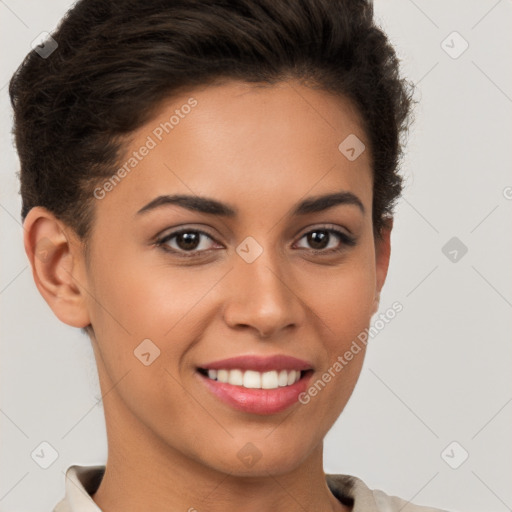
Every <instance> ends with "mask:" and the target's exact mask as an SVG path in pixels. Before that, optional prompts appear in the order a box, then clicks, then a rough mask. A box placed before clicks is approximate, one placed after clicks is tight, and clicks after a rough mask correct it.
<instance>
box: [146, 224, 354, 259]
mask: <svg viewBox="0 0 512 512" xmlns="http://www.w3.org/2000/svg"><path fill="white" fill-rule="evenodd" d="M315 231H326V232H328V233H334V234H335V235H336V236H337V237H338V238H339V239H340V241H341V247H338V248H334V249H327V250H326V249H311V250H310V252H312V253H313V254H321V255H329V254H333V253H341V252H343V251H344V250H346V246H348V247H353V246H354V245H356V239H355V238H354V237H352V236H350V235H347V234H346V233H344V232H343V231H339V230H338V229H334V228H331V227H322V226H319V227H317V228H315V229H312V230H310V231H307V232H306V233H304V234H303V235H302V236H301V237H300V238H299V240H301V239H302V238H304V237H305V236H307V235H309V234H310V233H314V232H315ZM183 233H199V234H201V235H205V236H207V237H208V238H210V239H212V240H214V239H213V237H212V236H211V235H210V234H209V233H206V232H205V231H202V230H200V229H192V228H185V229H180V230H179V231H174V232H172V233H169V234H167V235H165V236H163V237H161V238H159V239H157V240H156V242H155V245H156V246H157V247H158V248H160V249H161V250H163V251H165V252H166V253H172V254H175V255H177V256H178V257H180V258H181V257H183V258H194V257H199V256H200V255H201V253H206V252H208V251H209V250H210V249H207V250H203V251H197V250H195V249H194V250H193V251H183V250H176V249H170V248H169V247H168V246H167V245H165V244H166V243H167V242H168V241H169V240H172V239H173V238H175V237H176V236H178V235H181V234H183ZM329 241H330V240H329ZM306 250H307V249H306Z"/></svg>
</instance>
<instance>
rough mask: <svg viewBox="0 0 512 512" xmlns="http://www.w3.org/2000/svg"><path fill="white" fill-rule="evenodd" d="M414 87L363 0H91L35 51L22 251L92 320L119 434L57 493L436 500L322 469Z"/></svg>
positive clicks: (24, 113)
mask: <svg viewBox="0 0 512 512" xmlns="http://www.w3.org/2000/svg"><path fill="white" fill-rule="evenodd" d="M407 85H408V84H407V83H406V82H405V81H403V80H402V79H401V78H400V76H399V70H398V60H397V58H396V55H395V53H394V50H393V48H392V47H391V45H390V44H389V42H388V41H387V38H386V36H385V35H384V33H383V32H382V31H381V30H380V29H379V28H377V27H376V26H375V25H374V23H373V12H372V7H371V4H368V3H367V2H363V1H355V0H351V1H347V0H343V1H342V0H336V1H333V0H303V1H301V2H297V1H296V0H295V1H294V0H281V1H280V2H271V1H270V0H239V1H237V2H231V1H221V0H218V1H211V0H210V1H206V0H203V1H198V0H182V1H178V0H175V1H173V2H169V1H165V2H164V1H156V0H149V1H148V0H146V1H142V0H131V1H127V0H125V1H124V2H121V1H112V2H103V1H98V0H81V1H79V2H77V3H76V4H75V6H74V7H73V8H72V10H71V11H70V12H69V13H68V14H67V15H66V17H65V18H64V19H63V21H62V23H61V25H60V26H59V27H58V30H57V31H56V32H55V33H54V34H52V36H51V39H49V40H48V41H47V42H46V43H45V44H44V45H42V46H40V47H38V48H36V49H35V50H34V51H33V52H31V53H30V54H29V55H28V56H27V58H26V60H25V61H24V63H23V64H22V66H21V67H20V68H19V69H18V71H17V72H16V74H15V76H14V77H13V79H12V81H11V84H10V94H11V99H12V103H13V108H14V113H15V135H16V144H17V149H18V152H19V155H20V161H21V175H20V177H21V192H22V199H23V208H22V218H23V220H24V228H25V249H26V251H27V254H28V256H29V258H30V262H31V266H32V271H33V277H34V281H35V283H36V286H37V288H38V290H39V291H40V293H41V294H42V296H43V297H44V299H45V300H46V301H47V303H48V304H49V306H50V307H51V308H52V310H53V312H54V313H55V315H56V316H57V317H58V318H59V319H60V320H61V321H62V322H64V323H66V324H68V325H71V326H74V327H78V328H81V329H83V331H84V332H86V333H87V334H88V335H89V337H90V339H91V342H92V346H93V348H94V354H95V358H96V363H97V367H98V374H99V380H100V386H101V390H102V399H103V403H104V410H105V420H106V426H107V437H108V446H109V447H108V459H107V462H106V465H105V466H93V467H86V466H71V467H70V468H69V469H68V472H67V483H66V496H65V497H64V499H63V500H62V501H61V502H60V503H59V504H58V505H57V506H56V507H55V509H54V512H68V511H72V512H78V511H80V512H89V511H93V510H102V511H104V512H116V511H120V510H123V511H124V512H130V511H132V510H152V511H160V510H161V511H163V510H166V511H169V510H189V511H193V510H198V511H201V510H208V511H215V510H222V511H230V510H244V511H252V510H255V511H256V510H257V511H261V510H282V511H296V510H322V511H330V510H336V511H348V510H352V511H354V512H362V511H365V512H370V511H377V510H387V511H398V510H403V511H404V512H406V511H411V512H412V511H418V512H419V511H428V510H430V511H432V510H434V509H431V508H425V507H420V506H416V505H412V504H409V503H408V502H406V501H405V500H402V499H400V498H396V497H390V496H388V495H387V494H385V493H384V492H382V491H377V490H373V491H372V490H371V489H369V488H368V487H367V486H366V485H365V484H364V482H362V481H361V480H360V479H358V478H356V477H351V476H348V475H326V474H325V473H324V471H323V467H322V449H323V439H324V437H325V435H326V434H327V432H328V431H329V429H330V428H331V426H332V425H333V424H334V422H335V420H336V419H337V418H338V416H339V415H340V413H341V412H342V410H343V409H344V407H345V405H346V403H347V402H348V400H349V398H350V395H351V393H352V391H353V389H354V386H355V384H356V382H357V379H358V376H359V373H360V371H361V367H362V364H363V359H364V353H365V347H366V344H365V343H359V344H357V340H359V341H361V339H362V337H361V333H364V332H365V331H366V329H367V328H368V325H369V323H370V320H371V317H372V315H373V314H374V313H375V312H376V311H377V309H378V306H379V294H380V291H381V289H382V287H383V285H384V281H385V279H386V273H387V269H388V263H389V257H390V233H391V229H392V213H393V206H394V202H395V201H396V199H397V198H398V197H399V195H400V192H401V178H400V176H399V175H398V173H397V168H398V162H399V157H400V155H401V151H402V149H401V145H400V135H401V134H403V133H404V132H405V130H406V128H407V121H408V116H409V110H410V106H411V102H412V100H411V93H410V91H409V90H408V87H407ZM354 343H356V345H357V347H358V350H355V349H354V348H353V347H354ZM348 353H351V354H352V356H350V357H346V356H347V355H348ZM340 358H341V360H340ZM342 361H343V362H342Z"/></svg>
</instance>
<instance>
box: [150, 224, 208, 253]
mask: <svg viewBox="0 0 512 512" xmlns="http://www.w3.org/2000/svg"><path fill="white" fill-rule="evenodd" d="M204 237H206V238H208V239H210V240H212V241H213V238H212V237H211V236H210V235H209V234H208V233H206V232H204V231H201V230H198V229H182V230H180V231H175V232H173V233H169V234H168V235H165V236H164V237H162V238H160V239H158V240H157V241H156V245H157V246H159V247H161V249H163V250H164V251H167V252H172V253H178V255H179V256H184V257H190V256H197V255H198V253H202V252H207V251H208V250H209V249H208V247H207V246H208V244H207V243H206V244H202V242H203V240H201V238H204ZM174 239H175V240H174ZM169 242H173V244H174V245H175V246H174V247H172V244H169ZM205 245H206V247H205ZM186 253H190V254H186Z"/></svg>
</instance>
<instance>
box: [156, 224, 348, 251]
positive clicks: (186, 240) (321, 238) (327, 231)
mask: <svg viewBox="0 0 512 512" xmlns="http://www.w3.org/2000/svg"><path fill="white" fill-rule="evenodd" d="M333 235H334V237H333ZM204 239H206V240H210V241H212V242H214V239H213V237H212V236H210V235H209V234H208V233H206V232H205V231H202V230H198V229H191V228H187V229H181V230H179V231H174V232H172V233H169V234H167V235H165V236H163V237H161V238H159V239H157V240H156V242H155V245H156V246H158V247H160V248H161V249H162V250H164V251H166V252H170V253H173V254H176V255H178V256H180V257H186V258H187V257H194V256H196V257H197V256H200V255H201V253H206V252H208V251H209V250H211V247H208V242H207V241H206V242H204ZM302 239H306V241H307V243H308V244H310V245H311V246H312V247H311V251H312V252H313V253H315V254H319V253H320V254H331V253H338V252H342V251H343V250H345V249H346V247H347V246H349V247H352V246H354V245H355V244H356V240H355V238H354V237H352V236H350V235H348V234H347V233H344V232H343V231H340V230H338V229H334V228H331V227H323V226H320V227H318V228H315V229H313V230H310V231H308V232H307V233H305V234H304V235H302V237H301V238H300V240H302ZM203 242H204V243H203ZM331 242H334V244H331ZM220 247H222V246H220ZM306 249H307V247H306Z"/></svg>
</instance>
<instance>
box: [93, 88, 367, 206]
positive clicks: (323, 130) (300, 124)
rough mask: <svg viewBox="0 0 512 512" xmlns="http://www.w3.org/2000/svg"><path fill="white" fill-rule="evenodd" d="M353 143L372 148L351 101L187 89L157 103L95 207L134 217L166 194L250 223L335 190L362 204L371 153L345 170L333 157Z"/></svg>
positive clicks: (309, 94)
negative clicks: (215, 203) (264, 211)
mask: <svg viewBox="0 0 512 512" xmlns="http://www.w3.org/2000/svg"><path fill="white" fill-rule="evenodd" d="M354 136H355V137H357V140H358V141H360V144H361V147H364V146H368V141H367V139H366V134H365V133H364V132H363V129H362V123H361V120H360V116H359V114H358V112H357V110H356V109H355V108H354V106H353V105H352V103H351V102H350V101H348V100H347V99H345V98H340V97H338V96H334V95H332V94H329V93H327V92H325V91H322V90H315V89H310V88H308V87H305V86H303V85H300V84H299V83H297V82H283V83H278V84H274V85H268V84H266V85H265V86H262V85H256V84H248V83H244V82H233V81H232V82H227V83H223V84H218V85H210V86H204V87H200V88H195V89H191V90H190V91H187V92H185V93H181V94H179V95H176V96H173V97H172V98H169V99H167V100H166V101H164V102H162V103H161V104H160V105H159V108H158V109H157V111H156V115H155V116H154V117H153V118H152V119H151V120H150V121H149V122H147V123H146V124H145V125H144V126H142V127H141V128H139V129H138V130H137V131H135V132H134V133H133V134H132V138H131V142H130V144H129V146H128V150H127V151H126V153H125V155H124V156H123V158H122V159H121V162H120V164H119V167H118V169H117V170H119V169H124V172H121V173H118V174H122V178H121V179H116V184H115V186H113V187H109V188H110V190H109V192H108V193H107V194H106V196H105V199H103V200H102V201H101V203H102V204H101V205H100V207H101V208H102V209H103V210H104V211H107V210H110V212H109V214H110V215H116V213H117V214H119V213H120V212H123V215H126V214H128V213H130V215H133V214H134V213H135V212H136V211H138V210H139V209H140V208H142V207H143V206H144V205H145V204H147V203H148V202H149V201H151V200H153V199H154V198H155V197H156V196H158V195H162V194H171V193H184V194H196V195H206V196H208V197H215V198H218V199H219V200H221V201H223V202H227V203H230V204H237V205H239V206H240V207H239V208H237V209H240V210H242V211H243V210H244V205H246V206H247V207H248V210H247V213H248V214H249V213H250V214H251V215H252V214H254V210H250V208H249V207H250V206H251V204H255V203H258V205H259V207H261V204H262V203H263V204H265V205H266V206H267V207H268V208H271V207H272V206H274V205H276V206H281V205H286V204H287V203H288V202H289V201H293V202H294V203H295V202H296V201H297V199H298V198H301V197H303V196H307V195H320V194H322V193H325V192H333V191H339V190H349V191H352V192H355V193H357V195H358V196H359V197H360V198H361V200H362V201H364V202H368V201H371V193H372V191H371V183H372V179H371V169H370V155H369V151H366V150H365V151H363V152H362V153H361V154H360V156H359V157H358V158H357V159H355V160H352V161H351V160H349V159H348V158H347V156H346V155H345V154H343V153H342V152H341V151H340V149H339V145H340V144H341V143H343V141H345V140H347V138H349V140H352V139H350V137H354ZM362 144H364V146H362ZM308 192H309V193H308Z"/></svg>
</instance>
